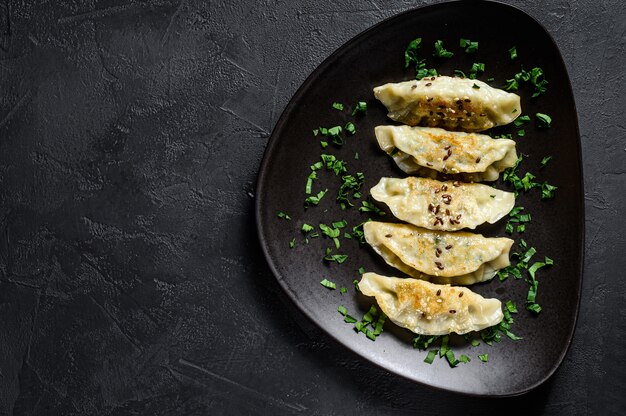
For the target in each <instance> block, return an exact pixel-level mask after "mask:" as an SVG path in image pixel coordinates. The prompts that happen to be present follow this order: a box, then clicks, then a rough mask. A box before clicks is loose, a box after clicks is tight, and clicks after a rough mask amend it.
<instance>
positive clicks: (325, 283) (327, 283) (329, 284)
mask: <svg viewBox="0 0 626 416" xmlns="http://www.w3.org/2000/svg"><path fill="white" fill-rule="evenodd" d="M320 285H322V286H324V287H326V288H328V289H332V290H335V289H337V285H336V284H335V283H333V282H331V281H330V280H328V279H324V280H322V281H321V282H320Z"/></svg>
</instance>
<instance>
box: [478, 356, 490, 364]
mask: <svg viewBox="0 0 626 416" xmlns="http://www.w3.org/2000/svg"><path fill="white" fill-rule="evenodd" d="M478 359H479V360H480V361H482V362H483V363H486V362H489V354H480V355H479V356H478Z"/></svg>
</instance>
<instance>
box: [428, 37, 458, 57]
mask: <svg viewBox="0 0 626 416" xmlns="http://www.w3.org/2000/svg"><path fill="white" fill-rule="evenodd" d="M452 55H454V53H452V52H450V51H447V50H446V49H445V48H444V47H443V41H442V40H437V41H436V42H435V51H434V52H433V56H436V57H439V58H451V57H452Z"/></svg>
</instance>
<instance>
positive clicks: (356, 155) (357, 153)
mask: <svg viewBox="0 0 626 416" xmlns="http://www.w3.org/2000/svg"><path fill="white" fill-rule="evenodd" d="M354 160H359V152H356V153H355V154H354Z"/></svg>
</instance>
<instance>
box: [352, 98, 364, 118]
mask: <svg viewBox="0 0 626 416" xmlns="http://www.w3.org/2000/svg"><path fill="white" fill-rule="evenodd" d="M357 114H362V115H366V114H367V103H366V102H365V101H359V102H357V103H356V105H355V106H354V110H352V115H353V116H356V115H357Z"/></svg>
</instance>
